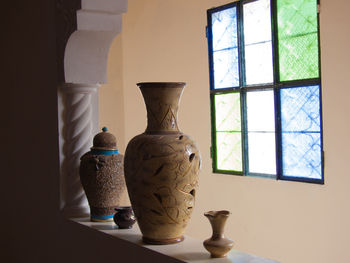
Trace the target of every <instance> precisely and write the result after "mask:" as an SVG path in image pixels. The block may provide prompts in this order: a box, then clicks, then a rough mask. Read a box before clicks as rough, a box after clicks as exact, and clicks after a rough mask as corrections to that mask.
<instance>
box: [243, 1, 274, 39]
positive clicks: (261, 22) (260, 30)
mask: <svg viewBox="0 0 350 263" xmlns="http://www.w3.org/2000/svg"><path fill="white" fill-rule="evenodd" d="M243 22H244V25H243V26H244V43H245V45H249V44H256V43H260V42H266V41H268V42H269V41H271V12H270V0H259V1H255V2H251V3H247V4H244V5H243Z"/></svg>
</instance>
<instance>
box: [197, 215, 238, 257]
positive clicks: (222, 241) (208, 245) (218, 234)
mask: <svg viewBox="0 0 350 263" xmlns="http://www.w3.org/2000/svg"><path fill="white" fill-rule="evenodd" d="M204 215H205V216H206V217H207V218H208V219H209V222H210V224H211V227H212V229H213V235H212V236H211V238H208V239H207V240H205V241H204V242H203V245H204V247H205V249H206V250H208V251H209V252H210V255H211V257H212V258H223V257H226V256H227V253H228V252H229V251H230V250H231V249H232V247H233V241H232V240H231V239H228V238H226V237H225V235H224V227H225V223H226V220H227V218H228V216H229V215H230V212H229V211H227V210H221V211H209V212H206V213H204Z"/></svg>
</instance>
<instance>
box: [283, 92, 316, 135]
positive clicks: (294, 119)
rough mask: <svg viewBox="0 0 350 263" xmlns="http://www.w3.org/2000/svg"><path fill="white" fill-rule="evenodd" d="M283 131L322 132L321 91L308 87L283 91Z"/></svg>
mask: <svg viewBox="0 0 350 263" xmlns="http://www.w3.org/2000/svg"><path fill="white" fill-rule="evenodd" d="M281 113H282V131H285V132H286V131H320V127H321V125H320V89H319V86H306V87H299V88H289V89H282V90H281Z"/></svg>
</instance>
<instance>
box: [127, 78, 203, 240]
mask: <svg viewBox="0 0 350 263" xmlns="http://www.w3.org/2000/svg"><path fill="white" fill-rule="evenodd" d="M184 85H185V84H184V83H140V84H138V86H139V87H140V89H141V92H142V95H143V97H144V100H145V103H146V108H147V120H148V125H147V129H146V131H145V133H143V134H140V135H138V136H136V137H134V138H133V139H132V140H131V141H130V142H129V144H128V146H127V149H126V152H125V167H124V168H125V177H126V183H127V188H128V192H129V197H130V201H131V204H132V207H133V210H134V213H135V216H136V218H137V221H138V224H139V226H140V230H141V232H142V234H143V240H144V242H146V243H151V244H169V243H176V242H179V241H182V240H183V233H184V230H185V227H186V225H187V223H188V221H189V219H190V217H191V214H192V210H193V208H194V203H195V195H196V189H197V186H198V173H199V170H200V162H201V157H200V153H199V151H198V148H197V147H196V145H195V143H194V141H193V140H192V139H191V138H190V137H188V136H187V135H185V134H183V133H182V132H180V131H179V128H178V125H177V110H178V103H179V100H180V97H181V94H182V91H183V87H184Z"/></svg>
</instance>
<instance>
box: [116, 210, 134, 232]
mask: <svg viewBox="0 0 350 263" xmlns="http://www.w3.org/2000/svg"><path fill="white" fill-rule="evenodd" d="M115 211H116V214H115V215H114V217H113V220H114V223H116V224H117V225H118V228H119V229H130V228H132V226H133V225H134V224H135V222H136V218H135V216H134V212H133V211H132V208H131V206H119V207H117V208H116V209H115Z"/></svg>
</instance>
